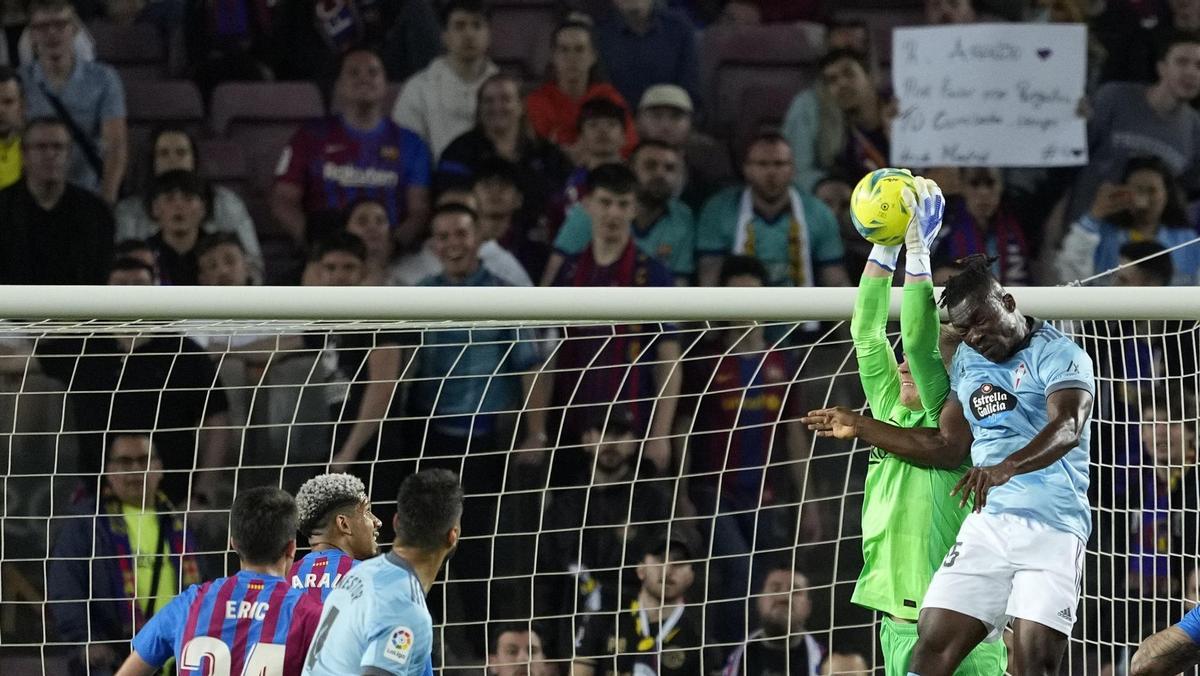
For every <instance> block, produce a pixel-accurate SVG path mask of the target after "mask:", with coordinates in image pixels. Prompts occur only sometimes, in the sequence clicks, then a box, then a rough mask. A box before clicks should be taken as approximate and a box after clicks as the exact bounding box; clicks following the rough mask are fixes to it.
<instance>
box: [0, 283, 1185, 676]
mask: <svg viewBox="0 0 1200 676" xmlns="http://www.w3.org/2000/svg"><path fill="white" fill-rule="evenodd" d="M97 291H98V292H99V291H101V290H97ZM110 291H111V290H110ZM154 291H163V292H170V293H173V294H174V295H162V294H160V295H157V296H155V295H153V292H151V295H137V294H140V293H142V291H141V290H139V291H136V292H135V291H129V292H124V293H129V294H134V295H133V296H128V295H127V296H121V295H119V293H122V292H116V291H112V292H111V293H106V294H100V296H101V297H99V299H98V300H95V301H94V302H92V303H91V304H90V305H89V304H88V303H85V302H83V301H79V300H77V299H74V300H73V299H71V298H66V297H64V298H62V299H61V301H62V302H61V304H59V305H54V306H53V307H56V308H59V307H61V308H65V309H63V310H62V311H61V314H62V315H73V316H79V317H92V316H129V315H130V314H133V315H141V316H143V317H173V319H155V320H150V319H126V320H119V321H118V320H95V319H43V320H10V321H7V322H4V323H3V324H0V435H2V436H0V438H2V440H3V444H2V445H0V478H2V483H0V492H2V496H3V501H2V502H0V504H2V505H3V507H2V511H0V517H2V523H0V671H2V672H3V673H5V674H50V673H55V674H58V673H80V674H85V673H86V674H108V673H112V672H114V671H115V665H116V664H119V660H120V658H121V657H122V656H123V655H125V654H127V653H128V650H129V639H130V638H131V636H132V633H133V632H134V631H136V629H137V628H138V627H139V626H140V625H141V624H142V623H143V622H144V621H145V618H146V616H147V615H149V614H150V613H151V612H152V611H153V609H154V608H155V607H157V608H161V607H162V605H163V604H165V602H166V601H167V600H169V598H170V597H171V596H173V595H174V594H175V593H176V592H177V591H178V589H179V588H180V585H181V584H183V585H184V586H186V585H187V584H188V583H191V582H196V581H201V580H205V579H211V578H214V577H218V576H221V575H225V574H229V573H231V572H232V571H234V570H236V568H237V561H236V557H235V556H234V555H233V553H232V552H231V551H230V550H229V547H228V536H229V517H228V510H229V505H230V504H231V501H232V499H233V497H234V495H235V494H236V492H237V491H239V490H244V489H246V488H248V487H251V486H256V485H272V486H280V487H283V488H284V489H286V490H288V491H289V492H293V493H294V492H295V491H296V490H297V488H298V487H299V485H300V484H301V483H302V482H303V481H304V480H306V479H307V478H309V477H312V476H314V475H316V474H319V473H322V472H326V471H329V470H330V469H331V468H332V469H335V470H336V469H341V470H344V471H348V472H351V473H353V474H355V475H357V476H359V477H361V478H362V479H363V480H364V482H365V483H366V485H367V486H368V487H369V489H368V490H369V492H370V497H371V500H372V503H373V508H374V510H375V514H376V515H377V516H378V517H380V519H381V520H382V521H383V523H384V526H383V528H382V530H381V533H380V538H379V539H380V544H381V545H384V546H386V544H387V543H389V542H390V539H391V536H392V526H391V518H392V515H393V514H394V512H395V494H396V490H397V487H398V485H399V483H400V481H401V480H402V479H403V478H404V477H405V476H407V475H408V474H410V473H412V472H413V471H417V470H421V469H425V468H430V467H445V468H449V469H452V470H454V471H456V472H459V473H460V475H461V477H462V482H463V485H464V487H465V490H466V494H467V501H466V506H465V512H464V515H463V520H462V533H463V540H462V544H461V546H460V548H459V551H458V552H457V554H456V555H455V556H454V557H453V558H452V559H451V560H450V561H449V563H448V565H447V567H446V569H445V570H444V571H443V573H442V575H441V576H439V579H438V582H437V584H436V585H435V587H434V590H433V591H432V592H431V594H430V598H429V607H430V610H431V612H432V614H433V616H434V621H435V634H436V646H435V653H434V666H435V668H436V669H437V671H438V673H479V671H480V669H481V668H483V667H485V666H486V665H488V664H489V660H490V663H491V664H492V666H493V668H495V667H496V665H497V664H499V663H503V662H511V661H524V660H526V659H527V657H526V656H525V652H523V651H524V650H526V649H527V646H526V644H525V641H526V640H527V639H526V634H527V633H528V632H529V631H530V630H532V631H533V632H534V634H535V635H536V636H537V641H536V643H537V644H539V645H540V648H539V649H538V650H540V652H541V653H542V654H543V656H542V657H541V658H537V657H535V658H534V659H533V661H534V663H535V664H536V666H534V667H532V668H531V670H530V673H535V674H554V673H558V674H569V673H570V671H571V664H572V662H573V661H576V662H580V663H585V664H588V665H594V666H595V673H598V674H600V673H609V672H610V671H612V672H614V673H637V674H646V673H661V674H668V673H670V674H682V673H693V674H707V673H717V672H720V671H721V670H722V669H724V668H725V667H726V664H727V663H728V664H730V665H732V666H731V667H730V671H729V672H728V673H760V672H762V671H765V670H766V669H768V668H769V667H770V665H772V664H778V665H781V666H780V668H781V669H783V671H782V672H778V673H791V674H815V673H820V672H821V670H826V671H828V672H835V673H838V672H859V671H863V670H871V669H875V668H881V667H882V664H883V660H882V656H881V654H880V652H879V648H878V641H877V634H878V619H879V618H878V616H877V615H876V614H875V613H873V612H871V611H869V610H866V609H864V608H861V607H858V606H855V605H853V604H852V603H851V602H850V598H851V594H852V591H853V588H854V584H855V581H856V579H857V577H858V574H859V572H860V570H861V566H862V560H863V557H862V549H861V546H862V541H861V528H860V515H861V511H862V505H863V499H864V493H863V485H864V475H865V472H866V468H867V463H868V458H869V454H870V453H869V450H870V449H868V448H865V447H863V446H862V445H855V444H850V443H848V442H837V441H832V440H828V439H813V438H812V437H811V436H810V435H809V433H808V432H807V431H806V430H804V429H803V426H802V425H801V424H800V423H799V421H798V418H799V416H800V415H802V414H803V413H804V412H805V411H807V410H810V409H813V408H819V407H824V406H831V405H845V406H849V407H852V408H856V409H860V410H861V409H864V408H865V398H864V395H863V392H862V387H861V385H860V384H859V380H858V373H857V365H856V362H855V355H854V351H853V349H852V345H851V342H850V340H849V335H848V332H847V324H848V321H846V320H848V319H849V315H850V313H851V310H852V308H853V297H854V291H853V290H850V289H846V290H837V291H834V290H830V291H827V292H819V291H813V290H788V291H780V290H774V291H769V292H762V293H760V294H757V295H748V294H738V293H734V294H732V295H730V294H728V293H726V292H728V291H731V290H702V289H689V290H657V291H654V292H653V293H645V294H643V293H640V292H641V291H642V290H638V291H639V294H638V295H637V296H635V295H632V294H626V295H621V294H620V293H619V291H633V290H612V291H614V293H613V294H609V293H608V291H610V290H596V291H593V290H589V296H587V297H582V296H580V297H571V296H567V295H564V294H558V295H554V294H553V293H551V294H544V293H542V292H547V291H549V292H555V291H561V290H519V291H520V293H519V294H516V300H513V302H512V304H510V305H499V304H495V305H494V304H490V303H489V300H490V299H492V300H494V299H495V298H498V297H496V296H488V294H487V293H486V292H481V294H480V295H477V296H473V297H470V298H465V297H461V296H457V297H452V296H449V295H440V296H436V297H430V296H427V295H423V294H425V293H426V291H427V290H413V289H405V290H403V291H400V290H389V291H390V293H393V294H411V295H412V299H411V303H408V304H407V305H406V306H405V307H403V308H399V309H397V308H396V307H394V300H392V301H391V303H390V304H382V305H374V306H370V307H368V304H369V303H372V302H376V301H378V300H381V299H383V298H384V297H383V296H380V295H376V296H372V295H371V293H367V294H366V298H367V300H363V296H361V295H360V296H354V295H342V296H338V295H336V294H334V295H332V296H329V295H317V296H312V297H309V298H300V299H297V298H295V297H294V296H295V295H297V294H300V293H305V291H297V290H290V294H291V295H288V296H286V297H285V296H283V295H271V292H272V291H274V290H267V289H259V290H248V294H247V297H246V298H244V299H240V300H239V299H225V301H226V302H225V303H224V304H222V303H216V304H214V305H213V306H212V309H210V310H208V311H203V310H198V309H196V308H195V307H182V308H181V307H178V306H175V305H173V303H174V302H175V301H178V300H179V299H180V298H183V297H184V296H183V293H182V292H184V291H186V290H183V289H177V290H173V291H172V290H166V289H162V290H154ZM326 291H331V290H326ZM346 291H347V292H349V293H350V294H358V293H359V290H357V289H356V290H346ZM372 291H373V290H372ZM430 292H431V293H432V291H430ZM1015 293H1016V295H1017V296H1018V300H1019V301H1020V302H1022V303H1023V304H1024V305H1023V307H1025V308H1026V309H1027V312H1030V313H1032V314H1035V315H1037V316H1039V317H1041V318H1045V319H1048V320H1053V321H1055V323H1056V324H1057V325H1058V326H1060V327H1061V328H1062V329H1063V330H1064V331H1066V332H1067V333H1068V334H1069V335H1071V336H1072V337H1073V338H1074V339H1075V340H1077V341H1078V342H1079V343H1080V345H1082V346H1083V347H1084V348H1085V349H1086V350H1087V351H1088V353H1089V354H1090V355H1091V356H1092V359H1093V361H1094V364H1095V371H1096V376H1097V387H1096V402H1095V407H1094V414H1093V422H1092V442H1091V446H1092V447H1091V456H1092V462H1093V465H1092V470H1091V482H1092V483H1091V486H1092V489H1091V495H1090V499H1091V504H1092V507H1093V523H1094V526H1093V531H1092V537H1091V539H1090V541H1089V542H1088V545H1087V553H1086V561H1085V570H1084V574H1083V579H1082V581H1081V583H1080V584H1081V589H1082V604H1081V607H1080V608H1079V612H1078V621H1077V623H1076V625H1075V632H1074V635H1073V636H1072V640H1071V647H1070V651H1069V654H1068V660H1067V663H1066V664H1067V666H1066V667H1065V668H1068V669H1069V670H1070V671H1071V672H1072V673H1097V674H1098V673H1101V672H1103V671H1105V670H1108V669H1112V670H1115V671H1117V672H1118V673H1119V672H1121V671H1123V670H1124V669H1125V667H1126V665H1127V664H1128V660H1129V658H1130V657H1131V655H1132V650H1133V648H1134V647H1135V646H1136V645H1137V643H1138V641H1140V640H1141V639H1142V638H1143V637H1145V636H1146V635H1148V634H1150V633H1152V632H1154V631H1157V630H1159V629H1162V628H1163V627H1165V626H1167V625H1169V624H1171V623H1173V622H1176V621H1178V619H1179V618H1180V617H1181V616H1182V615H1183V613H1184V612H1185V611H1186V610H1187V609H1189V608H1190V607H1192V606H1193V605H1195V604H1196V603H1197V602H1198V601H1200V590H1198V581H1197V577H1198V575H1197V564H1198V560H1197V558H1196V553H1197V544H1198V541H1200V518H1198V517H1200V511H1198V510H1200V504H1197V503H1198V501H1200V475H1198V474H1197V470H1196V442H1197V432H1198V430H1197V422H1198V420H1200V414H1198V411H1197V395H1198V394H1200V383H1198V381H1197V359H1198V357H1200V354H1198V352H1197V350H1198V349H1200V348H1198V342H1197V339H1198V336H1197V324H1196V317H1195V311H1194V310H1192V309H1189V308H1187V304H1186V303H1185V302H1182V301H1180V302H1178V303H1177V304H1173V301H1171V299H1170V298H1165V299H1164V298H1154V297H1151V298H1149V300H1147V296H1144V295H1131V294H1128V293H1125V292H1124V291H1123V290H1114V289H1104V290H1099V289H1056V290H1048V289H1028V290H1021V291H1019V292H1015ZM1143 293H1146V292H1143ZM256 294H258V295H256ZM1101 294H1103V295H1101ZM763 296H767V298H766V300H763ZM146 299H150V300H149V301H147V302H146V303H143V302H142V301H145V300H146ZM331 299H332V302H331ZM1026 299H1031V301H1032V303H1027V302H1026ZM210 300H211V299H210ZM549 300H554V301H556V302H557V303H558V304H557V305H556V306H554V307H553V308H551V307H548V306H543V305H541V304H542V303H543V302H546V301H549ZM1175 300H1179V299H1175ZM134 301H137V302H134ZM1149 301H1154V302H1153V303H1151V302H1149ZM1168 301H1171V302H1168ZM6 302H9V304H10V305H12V302H11V299H10V301H6ZM52 302H58V300H54V301H52ZM239 302H240V303H241V304H240V305H239V304H238V303H239ZM72 303H75V304H74V305H72ZM155 303H157V305H155ZM29 307H30V306H28V305H20V304H19V302H18V303H17V304H16V305H13V307H6V308H5V310H6V312H5V313H6V314H8V315H10V316H29V315H34V314H36V313H34V312H32V311H30V310H29V309H28V308H29ZM255 308H257V311H258V312H259V313H260V314H261V315H262V316H269V317H288V316H307V317H323V318H314V319H308V320H295V319H292V320H282V319H270V320H248V319H246V318H247V317H252V316H255V312H256V310H255ZM380 308H383V309H380ZM554 308H558V309H554ZM564 308H565V309H564ZM648 308H655V309H654V310H650V309H648ZM705 308H707V309H705ZM1089 308H1092V309H1089ZM556 312H561V313H563V314H562V315H560V316H573V317H579V318H580V320H578V321H561V320H560V321H555V320H553V319H552V317H554V316H555V313H556ZM43 314H49V313H46V312H45V311H43ZM213 314H220V315H221V316H225V317H232V318H236V320H234V319H229V318H226V319H200V317H204V316H209V317H211V316H212V315H213ZM189 315H190V316H191V317H192V318H187V316H189ZM455 315H457V316H473V317H477V318H478V320H476V321H461V320H458V321H453V320H446V319H444V318H445V317H453V316H455ZM522 315H523V316H524V317H525V319H523V320H520V321H518V320H516V319H514V317H519V316H522ZM1095 315H1100V316H1102V317H1107V318H1105V319H1097V318H1096V317H1095ZM60 316H61V315H60ZM355 316H360V317H372V316H375V317H379V316H384V317H392V318H390V319H386V320H381V319H375V320H370V321H368V320H351V319H349V318H350V317H355ZM789 316H790V317H792V318H793V319H792V320H791V321H781V320H779V319H777V318H779V317H789ZM403 317H407V318H408V319H403ZM622 317H624V318H626V319H624V320H620V321H616V319H617V318H622ZM647 317H650V318H653V317H657V319H651V320H647V319H645V318H647ZM706 317H707V319H706ZM713 317H720V320H719V321H718V320H714V319H712V318H713ZM633 318H637V321H632V319H633ZM764 318H765V319H764ZM773 318H774V319H773ZM797 320H804V321H797ZM817 320H823V321H820V322H819V323H818V321H817ZM893 328H895V327H894V326H893ZM891 338H892V339H893V341H894V342H897V343H898V336H897V335H895V334H892V335H891ZM142 437H145V438H148V440H149V442H150V443H151V444H152V447H153V452H152V453H151V454H149V455H148V454H147V453H146V452H145V451H144V450H141V451H139V449H144V448H145V446H144V445H139V443H137V442H136V440H137V439H140V438H142ZM147 486H150V487H152V488H156V489H157V492H155V493H153V494H149V493H148V491H147V489H146V487H147ZM160 495H161V496H162V497H161V498H160V497H159V496H160ZM144 509H145V510H148V511H149V514H150V516H149V517H147V516H146V515H145V514H144V513H143V512H142V510H144ZM146 518H150V519H151V520H152V522H153V523H154V524H157V528H152V527H150V526H145V523H146V521H145V519H146ZM143 527H146V528H151V529H152V530H153V531H154V532H156V533H157V536H156V537H157V539H155V540H154V541H149V540H150V539H149V538H145V537H143V534H142V532H141V530H140V529H142V528H143ZM298 544H299V546H300V548H301V551H302V553H303V551H304V550H305V549H306V546H307V542H306V541H305V539H304V538H303V537H301V538H300V540H299V543H298ZM168 553H169V554H168ZM664 559H665V560H666V565H665V566H662V565H657V564H661V563H662V562H663V561H664ZM664 598H665V599H666V600H667V601H668V602H670V601H672V600H682V602H683V607H684V609H685V610H684V611H682V612H679V613H676V612H675V611H674V608H673V607H669V608H668V609H667V610H666V611H664V612H662V613H661V615H660V614H659V612H658V610H657V609H656V608H655V605H656V604H657V603H659V602H661V601H662V600H663V599H664ZM652 629H653V630H655V631H651V630H652ZM538 650H535V651H534V652H538ZM639 665H640V666H639ZM495 673H508V672H505V671H503V670H502V669H501V670H498V671H496V672H495ZM771 673H776V672H771ZM215 676H222V675H220V674H217V675H215Z"/></svg>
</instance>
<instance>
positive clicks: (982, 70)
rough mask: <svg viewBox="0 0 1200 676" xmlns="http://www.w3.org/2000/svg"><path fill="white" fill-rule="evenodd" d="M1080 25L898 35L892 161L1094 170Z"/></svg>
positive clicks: (986, 26) (946, 29) (909, 31)
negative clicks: (1083, 102) (1083, 108)
mask: <svg viewBox="0 0 1200 676" xmlns="http://www.w3.org/2000/svg"><path fill="white" fill-rule="evenodd" d="M1086 39H1087V34H1086V32H1085V29H1084V27H1083V25H1081V24H1057V25H1039V24H976V25H970V26H937V27H930V28H898V29H896V31H895V35H894V38H893V41H892V46H893V54H892V84H893V87H894V88H895V91H896V98H897V99H898V101H899V114H898V115H897V116H896V119H895V120H894V121H893V122H892V138H891V153H892V157H891V160H892V163H893V164H895V165H897V166H901V167H927V166H979V165H987V166H993V167H1022V166H1068V165H1077V164H1087V130H1086V122H1085V120H1084V119H1083V118H1082V117H1079V116H1078V113H1077V111H1078V106H1079V101H1080V99H1082V98H1083V86H1084V76H1085V69H1086V59H1087V57H1086V52H1087V49H1086Z"/></svg>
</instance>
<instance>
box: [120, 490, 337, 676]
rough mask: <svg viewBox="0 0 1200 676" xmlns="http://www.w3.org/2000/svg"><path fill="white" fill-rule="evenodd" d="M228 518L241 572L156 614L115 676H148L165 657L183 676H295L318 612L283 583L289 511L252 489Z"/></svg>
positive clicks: (275, 494)
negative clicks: (190, 675)
mask: <svg viewBox="0 0 1200 676" xmlns="http://www.w3.org/2000/svg"><path fill="white" fill-rule="evenodd" d="M229 517H230V521H231V524H230V537H229V539H230V541H231V543H232V544H233V548H234V549H235V550H237V553H238V557H239V558H240V560H241V567H242V569H241V570H240V571H239V572H238V573H237V574H236V575H233V576H231V577H223V578H218V579H216V580H213V581H212V582H205V583H203V584H196V585H192V586H191V587H188V589H187V590H186V591H184V592H183V593H182V594H180V595H179V596H177V597H175V598H174V599H173V600H172V601H171V602H170V603H168V604H167V605H166V606H164V607H163V609H162V610H160V611H159V612H158V613H156V614H155V615H154V617H152V618H150V621H149V622H147V623H146V626H144V627H142V630H141V631H139V632H138V633H137V635H136V636H134V637H133V653H132V654H131V655H130V656H129V657H128V658H127V659H126V660H125V664H123V665H121V669H120V670H119V671H118V672H117V676H150V674H153V673H155V672H157V671H158V670H159V669H160V668H162V666H163V664H164V663H165V662H166V661H167V659H168V658H170V657H172V656H174V657H175V664H176V665H177V667H178V669H179V670H180V671H181V672H184V673H195V672H200V673H207V674H210V675H211V676H229V675H230V674H234V675H237V674H285V675H287V676H293V675H294V674H298V673H300V666H301V664H302V662H303V660H304V656H305V654H306V652H307V651H308V644H309V642H310V641H311V639H312V629H313V627H315V625H316V622H315V620H316V618H317V615H318V614H319V613H320V606H319V605H318V604H317V602H316V600H315V599H314V598H312V597H310V596H308V595H307V594H305V593H304V591H303V590H300V589H295V590H293V589H292V585H291V582H290V581H289V580H288V579H287V578H286V577H284V575H285V574H286V573H287V569H288V566H290V565H291V563H292V558H293V557H295V555H296V503H295V501H293V500H292V496H290V495H288V494H287V493H285V492H284V491H281V490H279V489H278V488H267V487H262V488H252V489H250V490H248V491H244V492H243V493H241V494H240V495H238V496H237V499H235V500H234V501H233V509H232V510H231V511H230V514H229Z"/></svg>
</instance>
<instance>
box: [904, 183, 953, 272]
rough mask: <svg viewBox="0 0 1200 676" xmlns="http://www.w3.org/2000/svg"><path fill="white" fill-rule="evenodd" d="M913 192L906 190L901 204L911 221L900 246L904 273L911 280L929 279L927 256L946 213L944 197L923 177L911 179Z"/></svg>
mask: <svg viewBox="0 0 1200 676" xmlns="http://www.w3.org/2000/svg"><path fill="white" fill-rule="evenodd" d="M913 188H914V190H912V191H908V190H906V191H905V193H904V198H905V201H906V202H907V203H908V207H909V210H910V211H912V213H913V219H912V222H911V223H909V224H908V232H907V233H905V237H904V244H905V247H906V249H907V252H906V254H905V264H904V269H905V272H906V273H908V274H909V275H912V276H914V277H921V276H924V277H928V276H930V263H929V256H930V254H931V253H932V252H933V245H934V242H935V241H937V236H938V231H939V230H941V229H942V216H943V215H944V214H945V211H946V198H945V197H943V196H942V189H941V188H939V187H938V184H937V183H935V182H933V181H932V180H930V179H928V178H925V177H923V176H917V177H915V178H914V179H913Z"/></svg>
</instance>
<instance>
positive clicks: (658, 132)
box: [637, 84, 733, 211]
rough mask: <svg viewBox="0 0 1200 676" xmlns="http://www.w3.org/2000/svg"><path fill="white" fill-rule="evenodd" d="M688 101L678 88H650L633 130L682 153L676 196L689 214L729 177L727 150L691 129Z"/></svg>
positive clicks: (681, 88)
mask: <svg viewBox="0 0 1200 676" xmlns="http://www.w3.org/2000/svg"><path fill="white" fill-rule="evenodd" d="M692 119H693V109H692V98H691V97H690V96H688V93H687V90H685V89H684V88H683V87H680V86H678V85H670V84H660V85H654V86H653V87H650V88H649V89H647V90H646V93H645V94H642V100H641V101H639V102H638V111H637V131H638V134H639V135H640V136H641V137H642V138H643V139H646V140H651V141H662V142H663V143H666V144H669V145H672V146H675V147H676V148H678V149H679V150H680V152H682V153H683V159H684V162H685V164H684V169H685V174H684V177H683V186H682V187H681V188H680V190H679V194H678V197H679V198H680V199H682V200H683V201H684V203H685V204H687V205H688V206H689V207H691V208H692V210H693V211H698V210H699V209H700V208H701V207H702V206H704V200H706V199H708V198H709V197H711V196H712V194H713V193H714V192H716V191H717V189H718V187H720V186H723V185H725V184H727V183H729V182H730V179H732V178H733V167H732V166H731V163H730V161H729V149H728V148H727V147H726V146H724V145H722V144H720V143H718V142H717V141H716V139H714V138H712V137H711V136H709V135H707V134H704V133H702V132H699V131H696V130H695V129H694V128H693V127H692Z"/></svg>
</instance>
